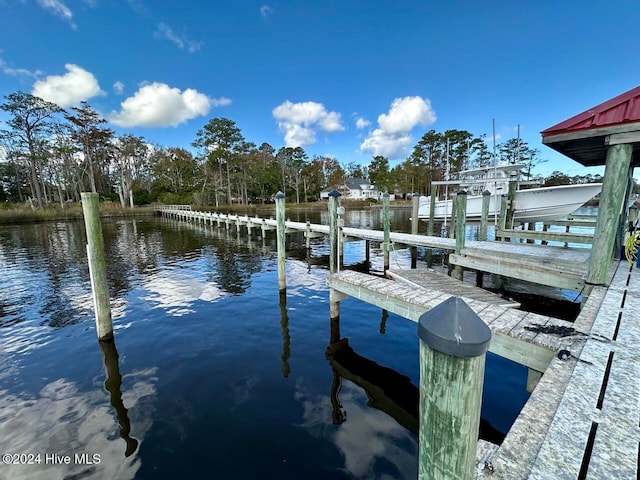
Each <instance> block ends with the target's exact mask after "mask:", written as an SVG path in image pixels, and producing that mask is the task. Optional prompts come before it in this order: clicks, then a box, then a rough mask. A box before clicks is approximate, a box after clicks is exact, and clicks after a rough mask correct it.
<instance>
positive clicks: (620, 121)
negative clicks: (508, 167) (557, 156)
mask: <svg viewBox="0 0 640 480" xmlns="http://www.w3.org/2000/svg"><path fill="white" fill-rule="evenodd" d="M541 134H542V143H544V144H545V145H548V146H549V147H551V148H553V149H554V150H557V151H558V152H560V153H562V154H563V155H566V156H567V157H569V158H571V159H572V160H574V161H576V162H578V163H580V164H582V165H584V166H585V167H593V166H601V165H604V166H605V171H604V181H603V185H602V192H601V193H600V203H599V207H598V216H597V218H596V228H595V233H594V238H593V245H592V248H591V256H590V259H589V267H588V272H587V278H586V284H587V285H592V286H593V285H607V284H608V282H609V278H608V276H609V270H610V264H611V257H612V254H613V255H615V256H616V258H621V250H622V243H623V240H624V232H625V228H626V224H627V208H626V207H627V203H628V201H629V198H630V195H631V193H632V188H633V169H634V167H636V166H638V165H640V86H638V87H636V88H634V89H632V90H629V91H628V92H625V93H623V94H621V95H618V96H617V97H615V98H612V99H610V100H607V101H606V102H603V103H601V104H599V105H596V106H595V107H592V108H590V109H588V110H586V111H584V112H582V113H580V114H578V115H575V116H573V117H571V118H569V119H568V120H565V121H563V122H560V123H558V124H557V125H554V126H552V127H549V128H547V129H546V130H543V131H542V132H541Z"/></svg>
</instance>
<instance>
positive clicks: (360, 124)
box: [356, 117, 371, 130]
mask: <svg viewBox="0 0 640 480" xmlns="http://www.w3.org/2000/svg"><path fill="white" fill-rule="evenodd" d="M369 125H371V122H370V121H369V120H366V119H364V118H362V117H358V118H356V128H357V129H358V130H360V129H362V128H367V127H368V126H369Z"/></svg>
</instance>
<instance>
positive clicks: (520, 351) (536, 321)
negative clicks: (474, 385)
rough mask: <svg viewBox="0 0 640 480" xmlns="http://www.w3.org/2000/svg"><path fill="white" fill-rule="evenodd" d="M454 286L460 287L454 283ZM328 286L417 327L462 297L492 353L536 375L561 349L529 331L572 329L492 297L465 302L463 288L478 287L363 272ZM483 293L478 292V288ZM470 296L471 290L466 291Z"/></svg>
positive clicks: (330, 279) (553, 339) (333, 279)
mask: <svg viewBox="0 0 640 480" xmlns="http://www.w3.org/2000/svg"><path fill="white" fill-rule="evenodd" d="M452 281H453V282H457V281H456V280H453V279H452ZM327 285H328V286H329V287H330V288H331V289H333V290H334V291H336V292H339V293H340V294H342V295H343V297H342V299H346V298H348V297H352V298H357V299H359V300H362V301H365V302H367V303H370V304H372V305H376V306H378V307H380V308H383V309H385V310H387V311H389V312H393V313H395V314H397V315H400V316H402V317H404V318H407V319H410V320H413V321H414V322H417V321H418V319H419V318H420V316H421V315H422V314H423V313H425V312H427V311H428V310H430V309H432V308H434V307H436V306H437V305H439V304H440V303H442V302H443V301H445V300H446V299H448V298H450V297H451V296H452V295H458V296H461V297H462V298H463V299H464V300H465V302H466V303H467V304H468V305H469V307H470V308H471V309H472V310H474V311H475V312H476V313H477V314H478V315H479V316H480V318H482V320H484V321H485V323H486V324H487V325H488V326H489V328H491V331H492V333H493V338H492V340H491V345H490V347H489V351H491V352H493V353H496V354H497V355H500V356H502V357H505V358H508V359H510V360H513V361H515V362H518V363H520V364H522V365H525V366H527V367H529V368H530V369H532V370H535V371H538V372H544V371H545V369H546V368H547V366H548V364H549V362H550V361H551V359H552V358H554V357H555V355H556V353H557V351H558V349H559V348H560V346H561V340H560V339H559V338H558V337H557V336H556V335H553V334H546V333H537V332H534V331H530V330H528V328H527V327H531V326H536V325H541V326H552V325H553V326H559V327H565V328H571V326H572V324H571V323H569V322H567V321H564V320H559V319H556V318H553V317H548V316H544V315H538V314H536V313H530V312H525V311H522V310H516V309H514V308H508V307H506V306H504V299H502V298H501V297H499V296H498V295H494V297H496V298H495V300H494V303H488V302H487V301H486V300H488V299H487V298H486V297H485V298H484V300H477V299H473V298H469V297H465V296H464V294H463V295H460V294H461V293H465V292H463V291H462V290H461V289H462V288H465V289H466V287H470V288H475V287H473V286H471V285H467V284H463V282H459V283H458V284H454V283H448V285H449V286H448V287H447V284H445V283H443V284H442V285H441V286H440V287H439V289H426V288H423V287H420V286H412V285H407V284H406V283H403V282H399V281H393V280H390V279H386V278H381V277H376V276H373V275H368V274H364V273H360V272H355V271H350V270H344V271H341V272H337V273H333V274H331V275H328V276H327ZM478 290H480V289H478ZM467 292H468V290H467Z"/></svg>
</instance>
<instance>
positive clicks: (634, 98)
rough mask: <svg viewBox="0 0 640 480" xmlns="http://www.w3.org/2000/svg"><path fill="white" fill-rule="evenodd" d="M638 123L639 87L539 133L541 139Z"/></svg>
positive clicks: (639, 111)
mask: <svg viewBox="0 0 640 480" xmlns="http://www.w3.org/2000/svg"><path fill="white" fill-rule="evenodd" d="M636 122H640V86H638V87H636V88H633V89H631V90H629V91H628V92H625V93H623V94H621V95H618V96H617V97H615V98H612V99H611V100H607V101H606V102H603V103H601V104H600V105H596V106H595V107H592V108H590V109H588V110H587V111H585V112H582V113H579V114H578V115H576V116H574V117H571V118H570V119H568V120H565V121H564V122H560V123H558V124H557V125H554V126H553V127H549V128H547V129H546V130H543V131H542V132H540V133H541V134H542V137H543V138H544V137H549V136H553V135H559V134H562V133H572V132H578V131H584V130H592V129H596V128H603V127H610V126H613V125H623V124H625V123H636Z"/></svg>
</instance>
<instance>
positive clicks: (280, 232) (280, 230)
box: [275, 192, 287, 293]
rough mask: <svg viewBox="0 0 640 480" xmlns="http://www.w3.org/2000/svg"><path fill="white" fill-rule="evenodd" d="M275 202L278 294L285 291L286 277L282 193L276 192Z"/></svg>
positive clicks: (283, 201) (283, 198)
mask: <svg viewBox="0 0 640 480" xmlns="http://www.w3.org/2000/svg"><path fill="white" fill-rule="evenodd" d="M275 200H276V224H277V228H276V238H277V240H276V244H277V248H278V289H279V290H280V293H282V292H285V291H286V290H287V276H286V269H285V257H286V231H285V219H284V213H285V212H284V207H285V196H284V193H282V192H278V193H276V196H275Z"/></svg>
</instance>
